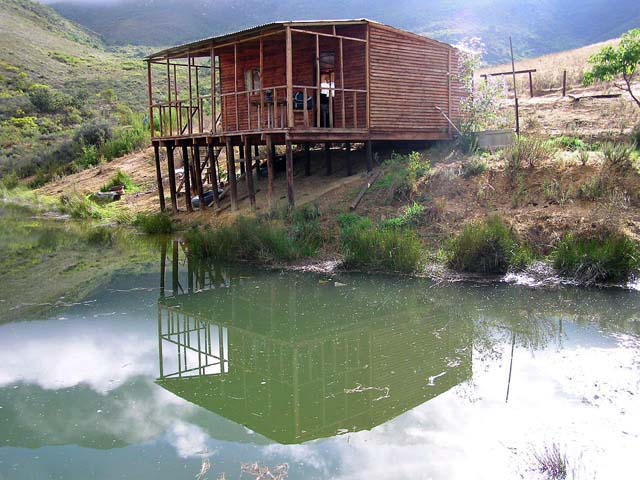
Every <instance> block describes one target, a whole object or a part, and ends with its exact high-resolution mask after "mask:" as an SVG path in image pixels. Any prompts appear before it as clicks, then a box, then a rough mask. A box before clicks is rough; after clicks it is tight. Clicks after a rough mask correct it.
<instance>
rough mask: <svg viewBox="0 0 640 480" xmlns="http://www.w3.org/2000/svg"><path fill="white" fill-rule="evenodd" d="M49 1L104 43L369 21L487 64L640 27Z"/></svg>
mask: <svg viewBox="0 0 640 480" xmlns="http://www.w3.org/2000/svg"><path fill="white" fill-rule="evenodd" d="M188 5H189V6H188V8H185V3H184V2H183V1H181V0H126V1H124V0H92V1H88V0H52V6H53V8H55V9H56V10H57V11H58V12H60V13H61V14H63V15H64V16H66V17H67V18H70V19H72V20H74V21H76V22H78V23H80V24H82V25H85V26H86V27H88V28H89V29H91V30H94V31H96V32H98V33H99V34H100V35H101V37H102V38H103V39H104V40H105V42H107V43H108V44H113V45H125V44H137V45H169V44H177V43H183V42H187V41H191V40H195V39H200V38H203V37H207V36H211V35H216V34H221V33H225V32H229V31H233V30H237V29H241V28H246V27H251V26H254V25H259V24H262V23H265V22H270V21H274V20H285V19H318V18H362V17H366V18H370V19H372V20H377V21H380V22H383V23H387V24H391V25H394V26H397V27H400V28H404V29H408V30H411V31H414V32H417V33H421V34H425V35H428V36H431V37H434V38H437V39H440V40H444V41H446V42H449V43H457V42H459V41H461V40H463V39H465V38H470V37H480V38H481V39H482V40H483V41H484V43H485V44H486V46H487V57H486V58H487V60H488V62H489V63H491V64H496V63H500V62H501V61H505V60H506V59H507V57H508V48H509V47H508V37H509V35H510V34H511V35H513V38H514V42H515V44H514V48H515V51H516V55H517V56H518V57H520V58H524V57H534V56H539V55H543V54H546V53H551V52H558V51H562V50H569V49H573V48H577V47H580V46H583V45H588V44H591V43H595V42H599V41H604V40H608V39H610V38H615V37H618V36H619V35H620V34H621V33H623V32H625V31H626V30H629V29H630V28H632V27H637V26H640V9H639V8H638V6H637V1H635V0H619V1H618V2H616V5H615V8H611V4H610V2H607V1H606V0H586V1H578V0H567V1H565V2H557V1H554V0H542V1H539V0H536V1H532V0H525V1H522V2H517V3H514V2H513V1H512V0H452V1H447V2H445V1H442V0H403V1H400V2H396V3H394V4H393V6H392V7H390V5H389V3H388V2H386V1H384V0H370V1H368V2H363V1H361V0H327V1H325V2H301V1H299V0H279V1H275V0H247V1H245V2H242V3H238V2H236V1H234V0H192V1H190V2H189V3H188Z"/></svg>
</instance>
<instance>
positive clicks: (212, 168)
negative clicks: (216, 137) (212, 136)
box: [207, 143, 220, 210]
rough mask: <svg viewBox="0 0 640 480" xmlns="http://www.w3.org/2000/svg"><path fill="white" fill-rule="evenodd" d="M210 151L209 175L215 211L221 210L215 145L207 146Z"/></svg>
mask: <svg viewBox="0 0 640 480" xmlns="http://www.w3.org/2000/svg"><path fill="white" fill-rule="evenodd" d="M207 147H208V149H209V173H210V176H211V186H212V188H213V204H214V205H215V207H216V208H215V209H216V210H217V209H218V208H220V196H219V195H218V172H217V169H216V161H215V158H216V153H215V149H214V148H213V144H212V143H210V144H209V145H207Z"/></svg>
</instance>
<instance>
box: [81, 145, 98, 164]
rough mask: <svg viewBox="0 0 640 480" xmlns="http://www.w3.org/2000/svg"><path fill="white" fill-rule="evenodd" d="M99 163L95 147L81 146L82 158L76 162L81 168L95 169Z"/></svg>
mask: <svg viewBox="0 0 640 480" xmlns="http://www.w3.org/2000/svg"><path fill="white" fill-rule="evenodd" d="M99 163H100V153H98V149H97V148H96V146H95V145H83V146H82V156H81V157H80V159H79V160H78V164H79V165H80V166H81V167H82V168H87V167H95V166H96V165H98V164H99Z"/></svg>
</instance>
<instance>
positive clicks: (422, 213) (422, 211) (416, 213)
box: [380, 202, 427, 229]
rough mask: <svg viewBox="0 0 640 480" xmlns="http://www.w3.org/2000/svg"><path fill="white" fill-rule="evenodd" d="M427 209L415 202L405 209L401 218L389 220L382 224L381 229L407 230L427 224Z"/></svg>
mask: <svg viewBox="0 0 640 480" xmlns="http://www.w3.org/2000/svg"><path fill="white" fill-rule="evenodd" d="M426 210H427V209H426V208H425V206H424V205H421V204H419V203H416V202H413V204H412V205H408V206H406V207H405V208H404V211H403V212H402V215H400V216H399V217H394V218H388V219H386V220H383V221H382V222H381V223H380V227H381V228H383V229H384V228H407V227H418V226H420V225H423V224H424V223H425V222H426V216H427V212H426Z"/></svg>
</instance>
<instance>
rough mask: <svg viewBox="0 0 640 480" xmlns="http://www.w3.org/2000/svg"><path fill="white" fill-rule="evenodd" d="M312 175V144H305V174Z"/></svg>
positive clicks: (306, 175)
mask: <svg viewBox="0 0 640 480" xmlns="http://www.w3.org/2000/svg"><path fill="white" fill-rule="evenodd" d="M310 175H311V144H310V143H305V144H304V176H305V177H308V176H310Z"/></svg>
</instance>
